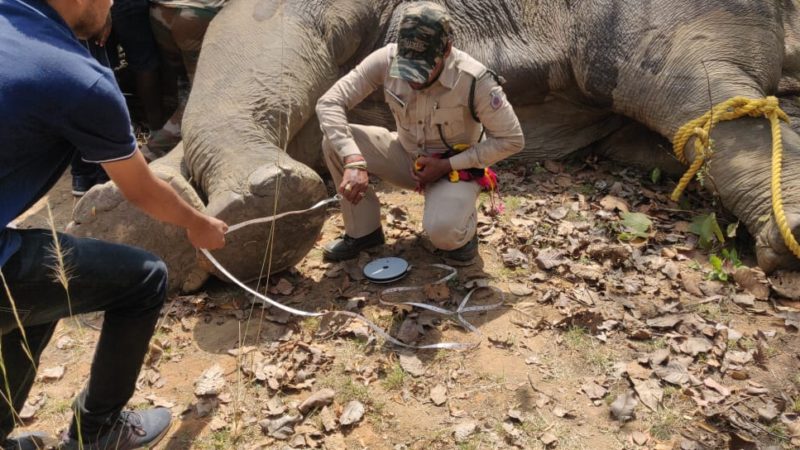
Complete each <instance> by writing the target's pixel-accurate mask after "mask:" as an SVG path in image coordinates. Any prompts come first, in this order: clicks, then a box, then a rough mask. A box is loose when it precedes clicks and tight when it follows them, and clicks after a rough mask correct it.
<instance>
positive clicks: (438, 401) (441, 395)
mask: <svg viewBox="0 0 800 450" xmlns="http://www.w3.org/2000/svg"><path fill="white" fill-rule="evenodd" d="M430 397H431V400H432V401H433V404H434V405H436V406H442V405H444V404H445V402H446V401H447V388H446V387H445V386H444V385H443V384H437V385H436V386H434V387H433V388H432V389H431V394H430Z"/></svg>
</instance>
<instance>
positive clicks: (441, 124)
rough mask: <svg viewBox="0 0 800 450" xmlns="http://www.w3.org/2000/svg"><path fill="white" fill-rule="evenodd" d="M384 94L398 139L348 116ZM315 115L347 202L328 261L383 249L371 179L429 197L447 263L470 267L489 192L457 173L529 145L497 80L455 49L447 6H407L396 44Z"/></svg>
mask: <svg viewBox="0 0 800 450" xmlns="http://www.w3.org/2000/svg"><path fill="white" fill-rule="evenodd" d="M379 87H383V89H384V94H385V97H386V102H387V103H388V104H389V108H390V109H391V110H392V113H393V115H394V117H395V121H396V123H397V132H396V133H395V132H391V131H389V130H387V129H385V128H381V127H373V126H364V125H355V124H348V123H347V116H346V112H347V111H348V110H350V109H352V108H353V107H355V106H356V105H358V104H359V103H360V102H361V101H362V100H363V99H364V98H366V97H367V96H368V95H369V94H371V93H372V92H373V91H375V90H376V89H378V88H379ZM472 89H474V93H473V95H471V94H470V91H471V90H472ZM471 97H472V98H471ZM470 103H472V105H470ZM316 111H317V116H318V118H319V121H320V125H321V128H322V132H323V135H324V138H323V143H322V149H323V153H324V156H325V162H326V164H327V165H328V169H329V170H330V172H331V175H332V176H333V179H334V181H335V182H336V184H337V185H338V186H339V192H340V193H341V194H342V196H343V197H344V198H345V201H344V202H342V214H343V217H344V223H345V235H344V236H343V237H342V238H341V239H337V240H335V241H333V242H331V243H329V244H327V245H326V246H325V248H324V255H325V257H326V258H327V259H330V260H344V259H350V258H354V257H356V256H357V255H358V253H359V252H360V251H361V250H364V249H366V248H370V247H373V246H377V245H381V244H383V243H384V236H383V230H382V228H381V219H380V204H379V202H378V198H377V196H376V195H375V193H374V192H373V191H372V190H371V189H369V177H368V174H369V173H373V174H375V175H377V176H379V177H380V178H382V179H383V180H385V181H388V182H389V183H391V184H394V185H397V186H399V187H403V188H406V189H416V188H420V189H422V190H423V192H424V194H425V211H424V218H423V228H424V229H425V232H426V233H427V234H428V236H429V237H430V239H431V242H432V243H433V245H434V246H435V247H437V248H438V249H440V250H443V251H444V253H445V255H444V256H445V257H448V258H452V259H458V260H470V259H472V258H473V257H474V256H475V255H476V253H477V242H478V241H477V237H476V235H475V228H476V221H477V212H476V209H475V201H476V200H477V197H478V194H479V193H480V190H481V185H479V184H478V183H477V182H475V181H457V182H451V181H450V179H449V177H448V175H449V174H450V173H451V172H452V171H462V172H461V173H462V174H465V173H467V172H466V171H467V170H469V169H483V168H486V167H489V166H490V165H492V164H494V163H496V162H498V161H500V160H502V159H504V158H506V157H508V156H509V155H512V154H514V153H516V152H518V151H520V150H521V149H522V147H523V144H524V138H523V135H522V130H521V128H520V125H519V120H518V119H517V116H516V115H515V114H514V110H513V108H512V107H511V105H510V104H509V103H508V101H507V100H506V97H505V94H504V93H503V90H502V88H501V87H500V86H499V85H498V83H497V81H496V79H495V77H494V76H493V74H491V73H490V72H489V71H488V70H487V69H486V67H484V66H483V65H482V64H481V63H479V62H478V61H476V60H475V59H473V58H472V57H470V56H469V55H467V54H466V53H464V52H462V51H460V50H458V49H456V48H453V46H452V40H451V27H450V16H449V15H448V13H447V11H446V10H445V9H444V8H443V7H442V6H440V5H437V4H435V3H431V2H416V3H413V4H411V5H410V6H408V7H407V9H406V11H405V14H404V16H403V18H402V20H401V22H400V30H399V35H398V42H397V44H389V45H387V46H385V47H383V48H381V49H379V50H376V51H375V52H373V53H372V54H370V55H369V56H367V57H366V58H365V59H364V60H363V61H362V62H361V63H360V64H359V65H358V66H357V67H356V68H355V69H353V70H352V71H351V72H350V73H349V74H347V75H346V76H344V77H343V78H342V79H340V80H339V81H338V82H337V83H336V84H335V85H334V86H333V87H331V89H330V90H328V92H326V93H325V95H323V96H322V97H321V98H320V99H319V101H318V102H317V108H316ZM473 114H474V115H475V116H477V118H474V117H473ZM478 120H480V122H478ZM481 124H483V127H484V128H485V135H486V139H484V140H482V141H480V139H481V136H482V130H481ZM479 141H480V142H479ZM465 147H468V148H467V149H466V150H463V151H460V152H459V151H458V150H460V149H461V148H465ZM415 163H416V166H415ZM472 172H474V171H472ZM478 173H481V174H483V172H482V171H479V172H478ZM463 178H464V177H462V179H463ZM467 178H468V177H467Z"/></svg>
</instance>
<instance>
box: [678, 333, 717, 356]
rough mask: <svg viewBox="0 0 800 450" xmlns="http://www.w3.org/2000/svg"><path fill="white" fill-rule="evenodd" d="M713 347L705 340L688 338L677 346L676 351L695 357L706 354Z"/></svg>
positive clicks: (712, 344)
mask: <svg viewBox="0 0 800 450" xmlns="http://www.w3.org/2000/svg"><path fill="white" fill-rule="evenodd" d="M713 347H714V343H712V342H711V341H709V340H708V339H706V338H700V337H690V338H688V339H686V340H685V341H683V342H681V343H680V344H678V350H680V351H681V352H683V353H686V354H687V355H692V356H697V355H699V354H700V353H708V352H709V351H710V350H711V349H712V348H713Z"/></svg>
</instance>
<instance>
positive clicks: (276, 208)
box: [207, 162, 326, 281]
mask: <svg viewBox="0 0 800 450" xmlns="http://www.w3.org/2000/svg"><path fill="white" fill-rule="evenodd" d="M229 168H230V170H231V171H230V172H229V173H234V174H237V176H234V177H231V178H232V179H234V180H235V179H244V180H246V183H245V184H244V185H239V186H236V189H238V190H239V191H237V190H235V189H234V188H233V187H227V188H225V189H219V190H216V191H215V192H214V193H213V194H210V195H209V203H208V207H207V212H208V214H211V215H213V216H215V217H218V218H220V219H222V220H224V221H225V222H226V223H228V225H236V224H239V223H242V222H245V221H247V220H251V219H257V218H265V217H270V216H273V215H277V214H280V213H283V212H289V211H301V210H304V209H307V208H309V207H310V206H312V205H314V204H315V203H317V202H319V201H320V200H322V199H324V198H325V196H326V190H325V186H324V184H323V182H322V179H320V178H319V176H318V175H317V174H316V173H315V172H314V171H313V170H311V169H309V168H308V167H307V166H305V165H303V164H299V163H297V162H291V163H287V164H285V166H283V167H281V166H278V165H277V164H274V163H273V164H265V165H262V166H260V167H257V168H255V169H254V170H253V169H250V170H245V168H244V167H229ZM248 172H249V173H248ZM241 191H244V192H241ZM276 195H277V201H276ZM324 220H325V211H324V210H316V211H309V212H306V213H302V214H298V215H292V216H288V217H285V218H281V219H278V220H277V221H274V222H266V223H259V224H256V225H251V226H247V227H244V228H241V229H239V230H236V231H234V232H231V233H229V234H228V235H227V236H226V245H225V247H224V248H222V249H220V250H217V251H215V252H214V257H215V258H217V260H218V261H219V262H220V263H221V264H222V265H223V266H224V267H225V269H226V270H228V271H229V272H230V273H231V274H233V275H234V276H235V277H237V278H239V279H241V280H243V281H251V280H255V279H257V278H260V277H262V276H266V275H268V274H270V273H275V272H279V271H282V270H286V269H288V268H289V267H291V266H293V265H295V264H297V263H298V262H299V261H300V260H302V259H303V258H304V257H305V256H306V254H308V252H309V251H310V250H311V248H312V247H313V246H314V244H315V243H316V241H317V238H318V237H319V234H320V231H321V230H322V225H323V222H324ZM214 275H216V276H217V277H218V278H221V279H225V277H224V275H222V274H221V273H218V272H216V271H215V272H214Z"/></svg>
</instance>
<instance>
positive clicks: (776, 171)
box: [672, 96, 800, 258]
mask: <svg viewBox="0 0 800 450" xmlns="http://www.w3.org/2000/svg"><path fill="white" fill-rule="evenodd" d="M744 116H750V117H765V118H767V119H769V122H770V126H771V128H772V183H771V190H772V212H773V214H775V222H776V223H777V224H778V229H779V230H780V232H781V236H782V237H783V241H784V242H785V243H786V247H788V248H789V250H791V251H792V253H794V255H795V256H796V257H798V258H800V244H798V243H797V240H796V239H795V237H794V235H792V230H791V228H789V223H788V221H787V220H786V213H785V212H784V211H783V200H782V198H781V161H782V159H783V139H782V137H781V127H780V121H781V120H783V121H784V122H787V123H788V122H789V117H788V116H787V115H786V113H785V112H783V111H782V110H781V108H780V106H779V105H778V99H777V98H775V97H773V96H769V97H767V98H761V99H751V98H747V97H733V98H731V99H729V100H726V101H724V102H722V103H720V104H718V105H716V106H714V107H713V108H712V109H711V111H709V112H707V113H705V114H703V116H701V117H698V118H697V119H694V120H692V121H690V122H688V123H687V124H686V125H684V126H682V127H681V128H680V129H679V130H678V131H677V132H676V133H675V137H674V138H673V140H672V141H673V144H672V145H673V150H674V151H675V155H676V156H677V157H678V159H679V160H680V161H681V162H682V163H684V164H688V161H687V160H686V156H685V155H684V153H683V151H684V148H685V147H686V143H687V142H689V139H691V138H692V137H693V136H696V137H697V139H695V141H694V161H693V162H692V164H691V166H689V170H687V171H686V173H685V174H683V177H681V180H680V181H679V182H678V186H677V187H676V188H675V191H674V192H673V193H672V200H673V201H678V198H680V196H681V194H682V193H683V191H684V189H686V186H687V185H688V184H689V182H690V181H692V178H694V176H695V175H696V174H697V172H698V171H699V170H700V168H701V167H702V166H703V163H704V162H705V160H706V159H707V158H709V157H710V156H711V152H712V150H711V145H710V142H709V134H710V133H711V128H712V127H713V126H714V125H716V124H717V123H719V122H722V121H725V120H734V119H738V118H740V117H744Z"/></svg>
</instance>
